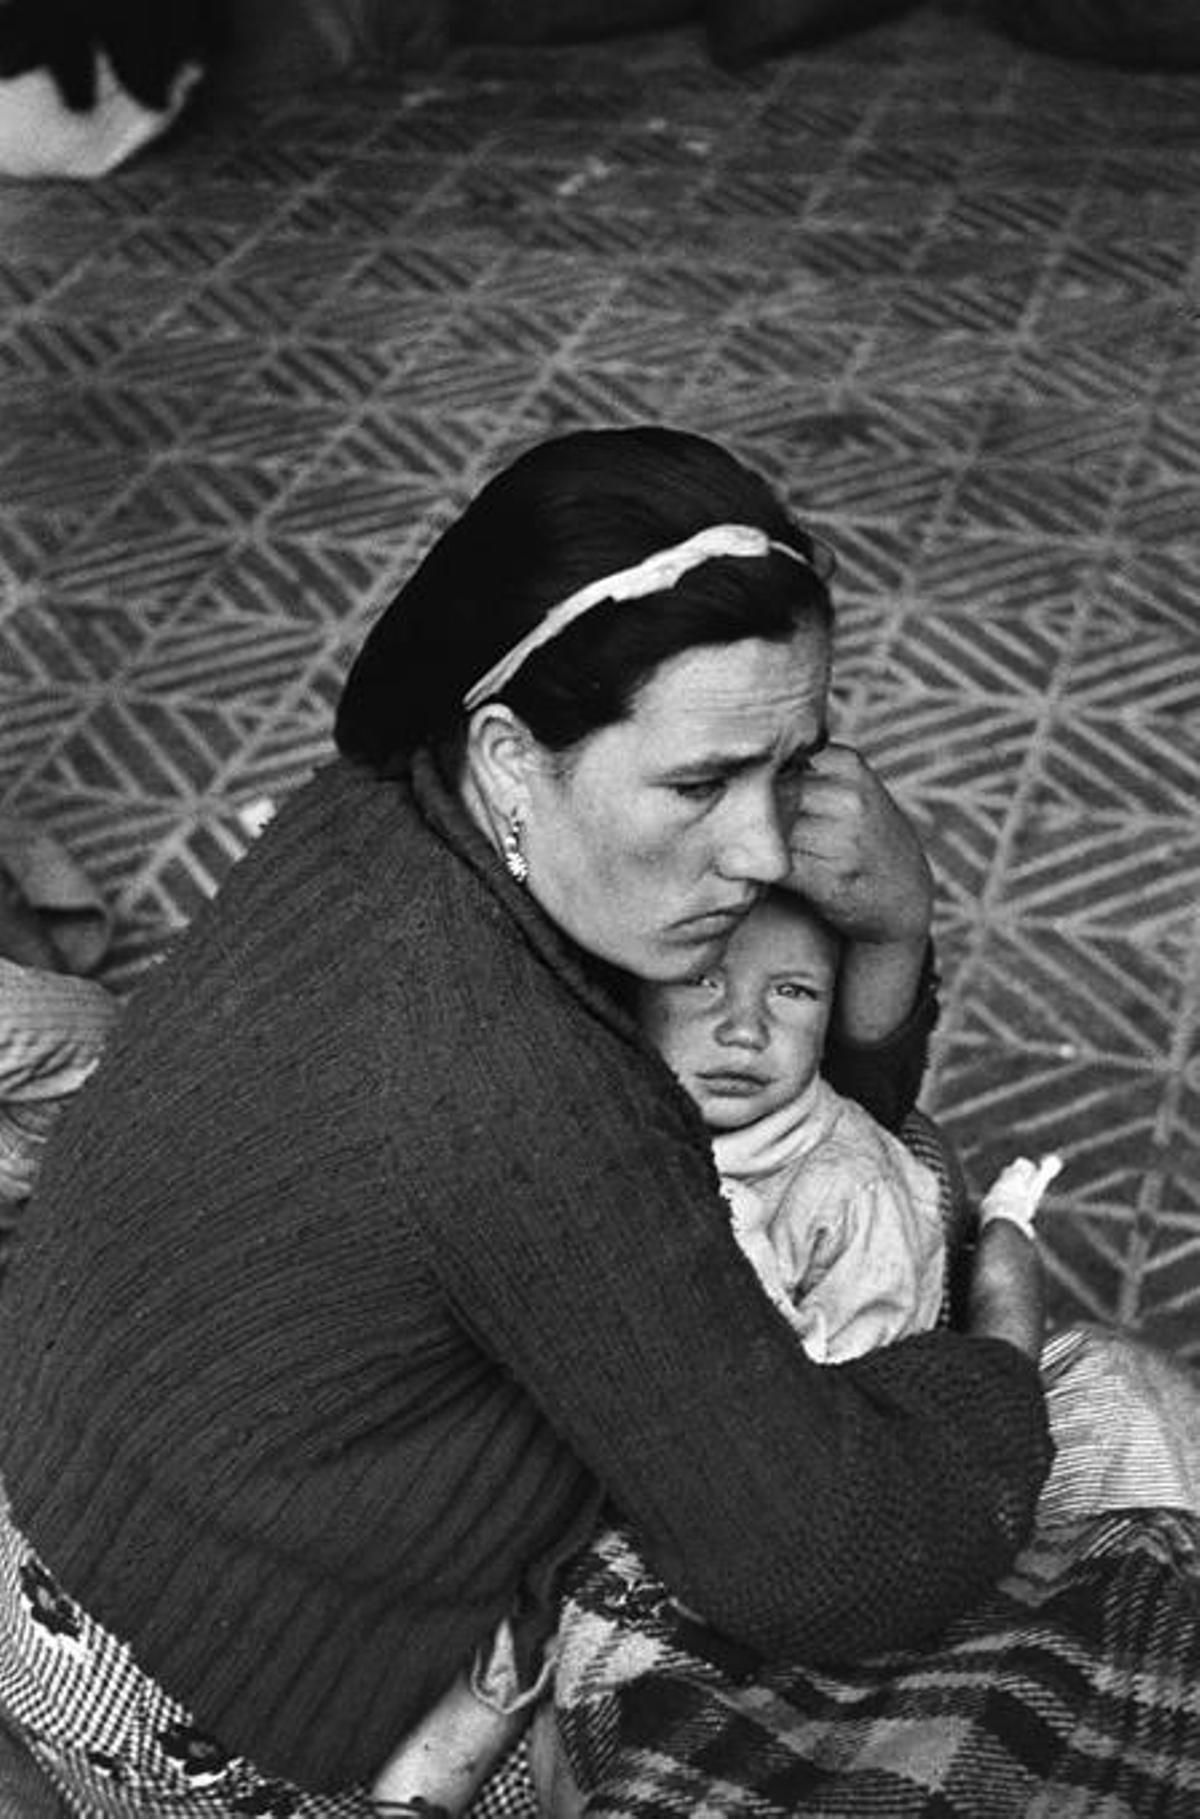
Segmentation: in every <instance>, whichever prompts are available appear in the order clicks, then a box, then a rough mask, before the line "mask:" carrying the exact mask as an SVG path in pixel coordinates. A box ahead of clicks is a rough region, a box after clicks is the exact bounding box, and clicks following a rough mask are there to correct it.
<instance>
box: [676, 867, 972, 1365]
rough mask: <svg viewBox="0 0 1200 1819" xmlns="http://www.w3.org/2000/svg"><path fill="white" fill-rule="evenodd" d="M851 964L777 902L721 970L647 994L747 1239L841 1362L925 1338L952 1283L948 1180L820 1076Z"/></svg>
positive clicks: (793, 908)
mask: <svg viewBox="0 0 1200 1819" xmlns="http://www.w3.org/2000/svg"><path fill="white" fill-rule="evenodd" d="M838 957H839V945H838V941H837V937H836V936H835V935H834V933H833V932H832V931H831V930H830V929H829V928H828V927H827V926H826V924H825V923H824V922H822V921H821V919H820V918H819V917H818V916H817V915H816V914H815V913H814V912H813V911H812V910H810V909H809V908H808V907H807V906H806V905H805V904H804V903H803V902H802V901H801V900H800V898H798V897H796V896H795V895H794V894H791V893H787V892H783V891H772V892H770V893H768V895H767V896H765V897H764V898H763V899H762V901H761V902H760V903H759V904H758V905H757V906H756V907H755V908H754V909H753V910H752V911H751V913H750V914H749V915H748V916H747V917H746V919H745V921H744V922H743V923H741V925H740V926H739V927H738V928H737V929H736V930H735V932H734V934H733V935H732V936H731V937H730V940H729V944H728V946H727V947H726V949H725V953H724V956H723V958H722V959H721V960H720V961H718V962H717V963H716V964H715V965H714V966H713V967H711V968H710V969H709V970H708V971H707V972H705V973H703V974H701V975H700V976H699V977H698V978H696V979H693V980H690V981H688V982H687V983H686V984H682V985H655V986H646V987H645V988H644V989H643V992H642V999H641V1016H642V1022H643V1026H644V1028H645V1030H646V1033H647V1035H648V1036H649V1037H650V1039H651V1041H652V1042H653V1043H654V1044H655V1046H656V1047H657V1048H658V1050H659V1052H660V1053H661V1054H662V1056H663V1059H664V1060H665V1061H666V1062H667V1064H668V1066H669V1067H670V1068H671V1069H672V1071H673V1072H674V1073H675V1074H676V1075H677V1076H678V1078H679V1081H680V1083H681V1084H682V1085H683V1087H684V1088H685V1089H686V1091H687V1092H688V1093H689V1095H690V1096H691V1098H693V1099H694V1100H695V1102H696V1105H697V1106H698V1108H699V1110H700V1112H701V1114H702V1116H703V1118H704V1121H705V1123H706V1124H707V1126H708V1128H709V1130H710V1131H711V1133H712V1137H713V1150H714V1153H715V1157H716V1163H717V1169H718V1172H719V1174H720V1176H721V1182H722V1187H723V1189H724V1192H725V1197H726V1199H727V1200H728V1202H729V1205H730V1209H731V1213H732V1220H733V1230H734V1234H735V1236H736V1237H737V1240H738V1242H739V1244H740V1245H741V1247H742V1249H743V1250H744V1251H745V1253H746V1255H747V1256H748V1257H749V1259H750V1261H751V1262H752V1263H753V1265H754V1267H755V1269H756V1270H757V1272H758V1275H759V1277H760V1278H761V1280H762V1282H763V1285H764V1287H765V1288H766V1290H767V1293H768V1294H769V1295H770V1296H771V1299H772V1300H773V1301H774V1302H775V1304H776V1305H777V1306H778V1307H779V1308H780V1310H781V1311H782V1313H783V1314H784V1315H785V1317H786V1318H787V1319H788V1320H789V1321H790V1322H791V1324H792V1325H793V1326H794V1327H795V1329H796V1331H797V1333H798V1334H799V1336H800V1338H801V1340H802V1342H803V1344H804V1347H805V1350H806V1351H807V1352H808V1353H809V1355H810V1357H812V1358H813V1359H815V1360H816V1361H817V1362H818V1363H831V1364H832V1363H839V1362H841V1361H842V1360H843V1359H846V1358H853V1357H857V1356H858V1355H859V1354H860V1353H862V1352H865V1351H868V1350H872V1349H874V1348H875V1347H876V1346H880V1345H887V1344H889V1343H890V1342H891V1341H892V1340H895V1339H901V1338H903V1337H905V1336H906V1335H907V1334H910V1333H914V1332H925V1331H927V1330H928V1329H929V1328H930V1327H931V1326H933V1325H934V1324H935V1322H936V1321H937V1318H938V1313H939V1310H940V1308H941V1305H942V1297H943V1290H944V1284H945V1274H946V1247H945V1239H944V1234H943V1225H942V1218H941V1214H940V1211H939V1194H938V1183H937V1181H936V1179H935V1177H934V1175H933V1174H932V1173H931V1171H930V1170H929V1169H928V1168H926V1167H925V1165H924V1164H923V1163H921V1162H919V1161H918V1160H917V1159H916V1157H915V1156H913V1155H912V1154H911V1152H910V1151H909V1150H908V1149H907V1148H906V1147H905V1145H904V1144H903V1143H901V1142H900V1140H899V1139H898V1138H896V1137H893V1136H892V1135H891V1134H890V1133H889V1132H888V1131H885V1130H884V1129H883V1128H882V1126H880V1125H879V1124H877V1123H876V1122H875V1120H874V1119H873V1118H871V1117H870V1116H869V1115H868V1114H867V1113H866V1112H865V1111H863V1109H862V1107H861V1106H859V1105H856V1104H855V1103H854V1102H853V1101H852V1100H849V1099H843V1098H841V1097H840V1096H839V1095H838V1094H837V1093H835V1092H834V1090H833V1088H832V1087H831V1086H830V1085H829V1084H828V1083H827V1082H826V1081H825V1080H824V1079H822V1077H821V1074H820V1066H821V1055H822V1052H823V1049H824V1044H825V1035H826V1031H827V1029H828V1026H829V1017H830V1012H831V1010H832V1007H833V999H834V989H835V984H836V979H837V968H838Z"/></svg>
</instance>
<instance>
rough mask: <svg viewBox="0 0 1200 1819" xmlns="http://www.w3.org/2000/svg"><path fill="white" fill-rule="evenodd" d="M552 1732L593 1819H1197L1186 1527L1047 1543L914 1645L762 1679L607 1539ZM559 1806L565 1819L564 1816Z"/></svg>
mask: <svg viewBox="0 0 1200 1819" xmlns="http://www.w3.org/2000/svg"><path fill="white" fill-rule="evenodd" d="M561 1650H562V1652H561V1655H560V1659H559V1666H558V1685H557V1704H558V1727H559V1733H560V1737H561V1740H562V1744H563V1747H564V1749H565V1753H566V1757H567V1760H568V1762H569V1764H570V1767H571V1770H572V1772H573V1774H574V1777H575V1779H576V1781H577V1783H578V1785H579V1790H580V1793H581V1795H582V1798H583V1800H584V1801H585V1802H586V1811H587V1813H588V1814H589V1816H591V1819H618V1815H619V1816H620V1819H650V1816H651V1815H652V1816H653V1819H671V1816H672V1815H679V1819H684V1816H685V1815H687V1816H690V1819H695V1816H696V1815H708V1816H709V1819H718V1816H720V1819H724V1816H725V1815H734V1814H754V1815H761V1816H762V1819H767V1816H775V1815H778V1816H779V1819H785V1816H787V1815H794V1814H819V1815H822V1816H823V1819H833V1816H834V1815H841V1814H848V1815H855V1816H857V1819H863V1816H864V1815H872V1819H918V1816H920V1819H1017V1815H1021V1816H1022V1819H1033V1816H1035V1815H1036V1816H1037V1819H1083V1816H1084V1815H1089V1816H1095V1819H1101V1816H1102V1819H1195V1815H1196V1814H1197V1813H1200V1520H1198V1519H1197V1518H1196V1517H1194V1516H1192V1515H1190V1514H1185V1513H1182V1512H1170V1511H1163V1510H1139V1511H1126V1512H1115V1513H1111V1514H1109V1515H1106V1516H1100V1517H1090V1518H1088V1519H1086V1520H1084V1521H1079V1522H1074V1523H1070V1524H1062V1525H1059V1526H1058V1527H1056V1528H1048V1529H1043V1530H1042V1531H1040V1532H1039V1535H1038V1537H1037V1539H1036V1540H1035V1542H1034V1543H1033V1544H1032V1545H1031V1546H1030V1547H1029V1548H1028V1549H1027V1550H1026V1551H1025V1552H1024V1554H1022V1556H1021V1557H1020V1558H1019V1560H1018V1562H1017V1564H1016V1567H1015V1569H1014V1571H1013V1572H1012V1573H1011V1575H1010V1576H1009V1577H1008V1578H1007V1579H1006V1580H1005V1581H1004V1582H1003V1583H1002V1584H1001V1586H1000V1587H999V1588H998V1589H997V1591H996V1592H995V1593H994V1595H993V1596H992V1597H991V1598H990V1599H989V1600H988V1602H987V1603H986V1604H985V1605H983V1606H982V1607H981V1608H979V1609H977V1610H976V1611H974V1612H973V1613H972V1614H971V1615H970V1616H969V1617H966V1618H964V1619H962V1620H961V1621H959V1622H958V1623H957V1624H956V1625H955V1626H954V1627H953V1628H952V1629H951V1630H949V1631H948V1632H947V1633H946V1634H945V1635H944V1636H942V1637H941V1639H940V1640H939V1641H938V1642H937V1643H936V1644H934V1645H933V1646H931V1647H929V1648H927V1649H925V1650H923V1651H921V1652H920V1653H911V1654H897V1655H893V1656H889V1657H887V1658H886V1659H879V1660H876V1661H874V1662H871V1663H868V1664H866V1665H863V1666H861V1667H859V1668H855V1669H848V1670H844V1671H839V1672H837V1673H828V1672H818V1671H816V1670H814V1669H811V1668H798V1667H795V1666H789V1667H786V1668H780V1669H777V1670H776V1669H771V1670H763V1669H762V1667H761V1666H760V1665H758V1664H755V1663H754V1662H752V1661H750V1660H748V1659H739V1657H738V1654H737V1651H736V1650H733V1649H731V1648H730V1646H729V1644H728V1643H727V1642H724V1641H723V1640H722V1639H720V1638H718V1637H716V1636H714V1635H712V1634H711V1632H709V1631H707V1630H705V1629H704V1628H702V1627H701V1626H700V1625H698V1624H696V1623H695V1622H693V1621H691V1620H690V1619H689V1618H688V1617H687V1616H686V1615H685V1614H684V1613H682V1612H681V1611H680V1610H678V1609H677V1608H676V1606H675V1605H674V1604H673V1603H672V1601H671V1599H670V1597H669V1595H668V1594H667V1592H666V1591H665V1589H664V1588H663V1587H662V1585H661V1584H659V1583H658V1581H656V1580H655V1578H654V1577H653V1575H652V1574H651V1573H650V1572H649V1571H648V1570H647V1568H646V1566H645V1564H644V1563H643V1562H642V1560H641V1559H640V1557H639V1556H638V1554H637V1552H636V1550H635V1548H634V1547H633V1545H632V1543H631V1542H630V1540H629V1538H628V1536H627V1535H625V1534H624V1533H622V1532H621V1531H620V1530H616V1529H614V1530H611V1531H609V1532H608V1533H606V1534H605V1535H604V1536H602V1537H601V1538H600V1540H599V1541H598V1542H597V1544H596V1545H595V1546H594V1547H593V1548H592V1550H591V1551H590V1552H589V1554H588V1555H587V1556H586V1557H585V1559H584V1560H583V1561H582V1562H581V1563H580V1565H579V1567H578V1568H577V1570H576V1572H575V1574H574V1577H573V1582H572V1584H571V1586H570V1588H569V1596H568V1600H567V1605H566V1610H565V1614H564V1619H563V1623H562V1627H561ZM564 1810H565V1809H564Z"/></svg>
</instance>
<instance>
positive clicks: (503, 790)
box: [464, 701, 539, 819]
mask: <svg viewBox="0 0 1200 1819" xmlns="http://www.w3.org/2000/svg"><path fill="white" fill-rule="evenodd" d="M538 751H539V747H538V743H537V740H536V739H535V738H534V737H533V734H532V733H531V732H530V730H529V728H528V727H527V726H526V724H525V722H524V721H523V720H521V719H520V718H519V717H518V716H517V715H516V714H514V713H513V711H512V709H511V708H510V707H505V706H504V704H503V702H501V701H485V702H484V704H483V706H482V707H477V708H476V709H475V712H474V713H473V714H472V716H471V721H470V725H469V726H468V728H467V748H466V758H465V763H464V770H465V783H466V788H467V792H468V795H469V796H474V797H475V799H476V801H477V802H480V803H483V804H486V805H487V807H488V808H489V809H490V810H491V813H492V815H493V816H497V817H500V818H502V819H507V818H508V817H509V816H510V815H512V814H518V815H524V814H525V813H526V812H527V810H528V806H529V786H530V780H531V776H532V772H533V768H534V766H535V765H536V762H537V756H538Z"/></svg>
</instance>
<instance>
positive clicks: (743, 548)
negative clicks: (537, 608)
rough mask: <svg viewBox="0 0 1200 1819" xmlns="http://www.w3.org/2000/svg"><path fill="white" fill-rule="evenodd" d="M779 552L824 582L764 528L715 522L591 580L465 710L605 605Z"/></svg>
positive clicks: (496, 668) (505, 661)
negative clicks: (698, 571)
mask: <svg viewBox="0 0 1200 1819" xmlns="http://www.w3.org/2000/svg"><path fill="white" fill-rule="evenodd" d="M773 552H778V553H779V554H780V555H782V556H790V557H791V559H792V561H793V562H799V563H800V564H801V566H802V567H803V568H808V569H811V570H812V571H813V573H814V574H815V575H820V576H821V578H822V579H824V578H825V574H827V573H828V570H825V571H824V572H823V571H822V569H821V568H819V567H818V565H817V563H816V562H813V561H810V560H809V558H808V557H807V556H805V555H802V554H801V552H800V551H799V550H797V549H793V548H792V547H791V545H790V544H787V543H779V542H777V540H776V539H775V538H774V537H768V535H767V533H766V531H762V530H758V529H757V528H756V527H755V526H753V525H750V524H712V525H710V526H709V527H708V529H707V530H703V531H697V533H696V535H695V536H694V537H689V538H687V540H686V542H683V543H675V544H672V545H671V547H670V548H669V549H662V550H656V551H655V553H654V555H652V556H647V557H646V559H645V561H644V562H638V563H636V564H635V565H634V567H633V568H623V569H621V570H620V571H619V572H618V573H617V574H615V575H602V576H601V578H600V580H599V581H589V582H588V584H587V586H586V587H581V588H579V589H578V590H577V592H575V593H573V594H568V595H567V598H566V599H565V600H560V601H559V603H558V605H557V606H555V607H551V609H550V611H549V612H548V613H547V614H546V617H545V618H544V619H542V620H541V621H540V622H539V623H538V624H537V625H535V626H534V628H533V630H532V631H531V632H528V633H527V634H526V635H525V637H524V638H522V639H521V641H520V643H519V644H514V645H513V647H512V649H511V650H510V651H507V652H506V653H505V655H504V656H503V657H501V659H500V661H499V662H498V663H493V665H492V667H491V669H490V670H489V671H488V672H487V675H486V676H481V677H480V678H479V680H478V682H475V683H473V684H472V685H471V687H470V688H469V689H468V690H467V692H466V694H465V695H464V696H463V706H464V707H465V708H466V710H467V712H468V713H470V712H471V711H472V710H473V709H474V708H477V707H478V706H479V704H480V702H481V701H488V700H490V699H491V697H492V696H493V695H498V694H499V693H500V690H501V689H502V688H503V687H504V685H505V684H506V683H507V682H511V681H512V678H513V677H514V676H515V675H516V673H517V671H518V670H519V669H520V668H521V665H522V664H523V663H524V662H525V660H526V658H527V657H531V656H532V655H533V653H534V651H536V650H539V649H540V648H541V646H542V645H543V644H549V642H550V640H551V638H557V637H558V634H559V633H560V632H561V631H565V630H566V628H567V626H568V625H570V624H572V623H573V621H574V620H576V619H579V618H582V616H583V614H584V613H587V612H590V611H591V609H592V607H594V606H599V605H600V604H601V602H602V601H605V600H641V599H644V598H645V596H646V595H647V594H661V593H663V592H665V590H666V589H667V588H669V587H674V586H675V584H676V582H677V581H680V580H681V579H682V578H683V576H684V575H686V574H687V573H688V571H689V570H690V569H693V568H697V567H698V566H699V565H700V563H701V562H709V561H711V560H712V558H713V557H714V556H769V555H771V554H772V553H773Z"/></svg>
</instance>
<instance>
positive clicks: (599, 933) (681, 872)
mask: <svg viewBox="0 0 1200 1819" xmlns="http://www.w3.org/2000/svg"><path fill="white" fill-rule="evenodd" d="M828 682H829V638H828V635H827V633H826V632H824V631H823V630H822V629H820V628H819V627H806V628H804V629H802V630H800V631H797V632H796V633H795V634H794V635H793V636H792V638H791V639H790V640H789V641H787V642H782V643H776V642H768V641H766V640H765V639H758V638H748V639H743V640H742V641H741V642H739V643H737V644H726V645H702V646H699V647H698V648H696V649H694V650H690V651H685V652H683V653H682V654H681V655H680V656H678V657H672V658H670V659H668V660H667V662H665V663H663V664H661V665H660V666H659V668H658V669H657V670H656V671H655V673H654V675H653V676H652V678H651V679H650V681H649V682H648V683H647V684H646V685H645V686H644V687H643V689H642V691H641V693H640V694H639V696H638V698H637V702H636V706H635V709H634V712H633V713H632V715H631V716H630V717H629V718H628V719H626V720H623V721H620V722H618V723H617V724H616V725H614V726H607V727H603V728H602V729H601V730H600V731H599V732H597V733H593V734H592V735H591V736H590V737H589V738H587V739H585V740H584V741H583V742H582V743H581V744H580V745H579V746H578V747H577V748H576V749H575V751H574V752H572V753H571V754H570V756H569V760H568V761H567V762H564V761H563V759H562V758H561V757H556V756H555V755H553V754H551V753H543V754H541V756H540V760H539V762H538V763H537V764H536V765H535V766H534V767H533V771H532V773H531V776H530V784H529V788H530V795H529V805H528V814H527V818H526V829H525V853H526V857H527V859H528V861H529V888H530V890H531V891H532V892H533V894H534V896H535V897H536V898H537V900H538V902H539V903H540V904H541V905H542V907H543V908H544V909H545V910H546V912H547V913H548V914H549V915H550V916H552V917H553V919H554V920H555V921H556V922H557V923H558V924H559V925H560V926H561V927H562V928H563V929H565V930H566V932H567V933H568V934H569V935H571V936H572V937H573V938H574V939H575V940H576V941H577V942H578V943H579V945H580V946H581V947H584V948H586V949H588V950H589V951H590V952H592V953H594V954H598V955H600V956H601V957H602V958H603V959H605V960H608V961H610V962H611V963H612V964H613V965H615V966H619V967H622V968H623V969H624V970H625V971H627V972H629V973H632V974H633V975H635V976H636V977H637V978H640V979H648V980H659V981H670V980H677V979H688V978H691V977H693V976H694V975H695V974H696V973H697V972H699V971H701V970H702V969H703V968H704V967H705V966H706V965H707V964H708V963H710V962H711V961H712V960H713V959H715V958H716V957H717V956H719V955H720V953H721V952H722V950H723V948H724V946H725V943H726V941H727V939H728V937H729V935H730V934H731V932H732V931H733V929H735V928H736V927H737V925H738V923H739V922H740V921H741V919H742V917H743V916H744V915H745V914H746V911H747V910H748V909H749V908H750V906H751V905H752V904H753V903H754V902H755V901H756V900H757V898H758V896H759V895H760V893H761V891H762V889H763V887H764V886H765V885H768V884H774V883H778V882H779V881H780V880H781V879H783V878H785V877H786V876H787V875H788V872H789V870H790V861H789V856H788V845H787V834H788V831H789V827H788V818H787V815H786V808H785V800H786V795H787V785H788V782H789V780H791V779H794V777H795V776H796V774H797V773H798V772H799V771H800V770H802V769H803V767H804V765H805V764H806V763H807V760H808V757H809V756H810V754H811V753H812V752H813V751H815V750H816V749H818V747H819V746H820V745H821V744H822V742H823V739H824V735H825V704H826V693H827V689H828Z"/></svg>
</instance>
